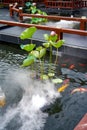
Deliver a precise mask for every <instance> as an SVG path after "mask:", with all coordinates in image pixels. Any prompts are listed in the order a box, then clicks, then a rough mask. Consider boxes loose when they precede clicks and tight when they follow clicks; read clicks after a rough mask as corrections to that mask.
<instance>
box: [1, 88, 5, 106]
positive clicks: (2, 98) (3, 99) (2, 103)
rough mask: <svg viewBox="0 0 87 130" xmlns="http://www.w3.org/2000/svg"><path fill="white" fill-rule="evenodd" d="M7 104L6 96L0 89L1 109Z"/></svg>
mask: <svg viewBox="0 0 87 130" xmlns="http://www.w3.org/2000/svg"><path fill="white" fill-rule="evenodd" d="M5 104H6V99H5V94H4V92H3V91H2V89H1V87H0V107H3V106H4V105H5Z"/></svg>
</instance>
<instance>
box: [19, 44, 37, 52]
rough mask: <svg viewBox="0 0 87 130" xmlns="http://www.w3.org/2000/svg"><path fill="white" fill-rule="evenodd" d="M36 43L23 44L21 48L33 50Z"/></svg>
mask: <svg viewBox="0 0 87 130" xmlns="http://www.w3.org/2000/svg"><path fill="white" fill-rule="evenodd" d="M35 46H36V44H32V43H31V44H27V45H21V46H20V47H21V49H23V50H25V51H28V52H29V51H32V50H33V49H34V48H35Z"/></svg>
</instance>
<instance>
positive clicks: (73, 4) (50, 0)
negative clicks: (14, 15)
mask: <svg viewBox="0 0 87 130" xmlns="http://www.w3.org/2000/svg"><path fill="white" fill-rule="evenodd" d="M15 2H17V3H18V4H19V5H20V6H23V5H24V3H25V2H29V0H2V1H1V2H0V3H2V4H3V5H9V4H13V3H15ZM33 2H36V3H39V4H40V3H44V4H45V6H46V8H60V9H63V8H64V9H78V8H83V7H87V0H83V1H82V0H78V1H77V0H76V1H72V0H70V1H67V0H66V1H63V0H33Z"/></svg>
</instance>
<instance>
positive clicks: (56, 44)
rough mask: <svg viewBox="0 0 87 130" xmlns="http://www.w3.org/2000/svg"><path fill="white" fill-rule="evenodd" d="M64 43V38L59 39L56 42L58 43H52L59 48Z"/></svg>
mask: <svg viewBox="0 0 87 130" xmlns="http://www.w3.org/2000/svg"><path fill="white" fill-rule="evenodd" d="M63 44H64V40H59V41H58V42H56V43H52V45H53V46H54V47H55V48H59V47H61V46H62V45H63Z"/></svg>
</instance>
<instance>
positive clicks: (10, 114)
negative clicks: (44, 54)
mask: <svg viewBox="0 0 87 130" xmlns="http://www.w3.org/2000/svg"><path fill="white" fill-rule="evenodd" d="M26 55H27V54H26V53H25V51H23V50H21V49H20V47H19V46H17V45H11V44H4V43H0V87H1V88H2V91H3V93H4V94H5V98H6V104H5V105H4V106H3V107H0V130H73V129H74V127H75V126H76V125H77V124H78V123H79V121H80V119H81V118H82V117H83V115H84V114H85V113H86V112H87V59H80V58H77V57H72V56H69V55H63V54H62V55H61V56H59V58H58V64H57V66H56V68H55V66H54V65H53V68H54V69H53V70H54V71H55V73H56V77H58V78H59V79H60V80H59V83H57V84H53V83H52V82H50V81H43V82H41V81H40V79H31V77H30V70H29V68H21V67H20V66H21V63H22V61H23V59H24V58H25V57H26ZM47 61H48V60H47ZM34 68H35V67H34ZM46 71H47V70H46ZM67 79H68V80H69V84H68V87H67V88H66V89H64V91H61V92H60V93H59V92H58V91H57V89H58V87H61V86H62V83H61V82H60V81H66V80H67ZM76 88H84V90H85V91H80V90H81V89H78V90H77V89H76Z"/></svg>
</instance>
